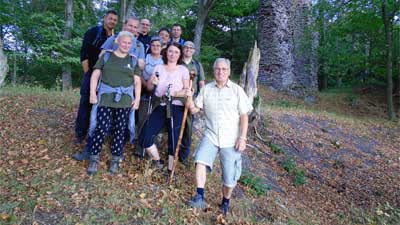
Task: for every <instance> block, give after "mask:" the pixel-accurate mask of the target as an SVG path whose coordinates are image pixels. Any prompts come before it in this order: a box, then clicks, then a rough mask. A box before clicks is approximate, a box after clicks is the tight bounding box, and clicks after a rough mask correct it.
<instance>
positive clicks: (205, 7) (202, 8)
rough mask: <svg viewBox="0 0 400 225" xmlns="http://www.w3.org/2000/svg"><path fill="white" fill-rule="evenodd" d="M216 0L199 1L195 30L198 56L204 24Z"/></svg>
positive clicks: (197, 54)
mask: <svg viewBox="0 0 400 225" xmlns="http://www.w3.org/2000/svg"><path fill="white" fill-rule="evenodd" d="M214 3H215V0H199V9H198V11H197V22H196V26H195V28H194V30H195V31H194V45H195V46H196V53H195V55H196V56H199V55H200V49H201V36H202V34H203V29H204V23H205V21H206V19H207V16H208V13H209V12H210V10H211V8H212V7H213V5H214Z"/></svg>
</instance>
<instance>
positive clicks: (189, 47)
mask: <svg viewBox="0 0 400 225" xmlns="http://www.w3.org/2000/svg"><path fill="white" fill-rule="evenodd" d="M184 48H187V49H194V47H191V46H185V47H184Z"/></svg>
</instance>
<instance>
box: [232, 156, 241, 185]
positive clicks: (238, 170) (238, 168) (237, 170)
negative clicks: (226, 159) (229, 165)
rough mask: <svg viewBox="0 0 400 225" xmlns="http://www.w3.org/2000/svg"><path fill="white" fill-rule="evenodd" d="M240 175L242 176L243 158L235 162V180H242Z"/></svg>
mask: <svg viewBox="0 0 400 225" xmlns="http://www.w3.org/2000/svg"><path fill="white" fill-rule="evenodd" d="M240 175H242V157H239V158H238V159H237V160H236V161H235V174H234V176H233V179H234V180H235V181H238V180H239V178H240Z"/></svg>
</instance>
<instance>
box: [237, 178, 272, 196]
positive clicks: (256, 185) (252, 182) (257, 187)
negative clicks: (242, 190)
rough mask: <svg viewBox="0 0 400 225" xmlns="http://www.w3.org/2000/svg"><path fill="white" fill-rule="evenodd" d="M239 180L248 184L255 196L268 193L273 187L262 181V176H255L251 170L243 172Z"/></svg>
mask: <svg viewBox="0 0 400 225" xmlns="http://www.w3.org/2000/svg"><path fill="white" fill-rule="evenodd" d="M239 182H240V183H242V184H244V185H245V186H247V187H248V188H249V190H250V193H251V194H252V195H255V196H263V195H267V193H268V191H269V190H270V189H271V188H270V187H269V186H268V185H266V184H264V183H263V182H262V180H261V178H260V177H258V176H255V175H253V174H252V173H250V172H245V173H243V175H242V176H241V178H240V180H239Z"/></svg>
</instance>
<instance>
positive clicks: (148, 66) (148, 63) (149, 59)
mask: <svg viewBox="0 0 400 225" xmlns="http://www.w3.org/2000/svg"><path fill="white" fill-rule="evenodd" d="M163 63H164V62H163V60H162V57H161V56H160V58H158V59H155V58H154V57H153V56H152V55H151V54H148V55H146V60H145V66H144V70H143V79H144V80H145V81H147V80H148V79H150V77H151V75H152V74H153V71H154V68H155V67H156V66H157V65H161V64H163Z"/></svg>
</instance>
